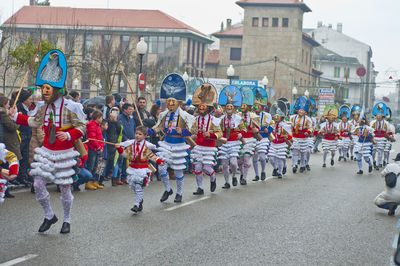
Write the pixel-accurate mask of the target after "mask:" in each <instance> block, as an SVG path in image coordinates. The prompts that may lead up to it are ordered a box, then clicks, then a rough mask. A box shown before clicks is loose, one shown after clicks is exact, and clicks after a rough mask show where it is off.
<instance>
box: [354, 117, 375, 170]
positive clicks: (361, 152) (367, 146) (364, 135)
mask: <svg viewBox="0 0 400 266" xmlns="http://www.w3.org/2000/svg"><path fill="white" fill-rule="evenodd" d="M361 117H362V118H361V119H360V120H359V123H358V126H357V127H356V128H355V129H354V130H353V131H352V132H351V133H352V134H353V135H356V136H357V140H356V144H355V147H354V153H355V155H356V161H357V165H358V168H359V171H358V172H357V174H359V175H362V174H363V165H362V159H363V158H364V161H365V162H366V163H367V164H368V172H369V173H371V172H372V162H371V158H370V157H371V154H372V143H373V142H374V135H373V134H374V129H373V128H371V127H370V126H369V125H368V124H369V123H368V119H367V118H366V116H365V115H362V116H361Z"/></svg>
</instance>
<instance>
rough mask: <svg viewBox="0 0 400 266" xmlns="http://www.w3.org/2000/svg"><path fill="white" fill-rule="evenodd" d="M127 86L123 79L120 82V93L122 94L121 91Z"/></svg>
mask: <svg viewBox="0 0 400 266" xmlns="http://www.w3.org/2000/svg"><path fill="white" fill-rule="evenodd" d="M124 86H125V83H124V81H123V80H122V79H121V81H120V82H119V92H121V89H123V88H124Z"/></svg>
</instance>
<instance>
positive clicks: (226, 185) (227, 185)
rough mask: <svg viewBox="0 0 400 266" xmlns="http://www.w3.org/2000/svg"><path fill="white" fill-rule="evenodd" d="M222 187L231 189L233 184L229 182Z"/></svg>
mask: <svg viewBox="0 0 400 266" xmlns="http://www.w3.org/2000/svg"><path fill="white" fill-rule="evenodd" d="M222 188H223V189H230V188H231V185H229V183H225V185H224V186H223V187H222Z"/></svg>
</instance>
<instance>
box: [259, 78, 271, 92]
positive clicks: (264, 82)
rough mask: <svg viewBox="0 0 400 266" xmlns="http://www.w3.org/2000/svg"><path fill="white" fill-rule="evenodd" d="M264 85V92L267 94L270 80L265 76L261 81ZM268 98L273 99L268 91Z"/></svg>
mask: <svg viewBox="0 0 400 266" xmlns="http://www.w3.org/2000/svg"><path fill="white" fill-rule="evenodd" d="M261 82H262V84H263V85H264V90H265V91H266V92H267V85H268V78H267V76H264V77H263V79H262V80H261ZM268 97H271V94H270V91H268Z"/></svg>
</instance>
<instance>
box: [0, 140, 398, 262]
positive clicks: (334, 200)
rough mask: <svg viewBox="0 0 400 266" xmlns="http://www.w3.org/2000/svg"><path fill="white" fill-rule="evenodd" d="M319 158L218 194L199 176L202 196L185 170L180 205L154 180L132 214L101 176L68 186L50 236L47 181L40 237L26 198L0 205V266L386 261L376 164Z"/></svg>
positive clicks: (126, 198) (386, 222)
mask: <svg viewBox="0 0 400 266" xmlns="http://www.w3.org/2000/svg"><path fill="white" fill-rule="evenodd" d="M394 148H395V149H396V150H400V145H399V144H395V145H394ZM392 158H394V154H392ZM321 165H322V155H321V154H315V155H312V161H311V167H312V170H311V172H309V173H307V174H296V175H293V174H292V173H291V171H289V174H288V175H287V176H286V177H284V178H283V179H282V180H278V179H273V178H272V177H270V178H268V180H267V181H264V182H251V181H250V182H249V184H248V185H247V186H240V185H239V186H238V187H235V188H233V189H230V190H228V191H225V190H222V189H221V186H222V185H223V183H224V181H223V177H222V175H220V174H219V175H218V176H217V185H218V188H217V190H216V192H214V193H210V192H209V185H208V184H209V183H208V180H207V181H205V184H206V185H205V188H206V189H205V192H206V193H205V195H204V196H202V197H198V196H194V195H192V192H193V191H195V189H196V185H195V179H194V177H193V176H191V175H188V176H187V177H186V179H185V187H184V196H183V203H182V204H175V203H173V198H174V197H170V199H169V200H168V201H167V202H166V203H160V202H159V199H160V197H161V195H162V193H163V187H162V183H161V182H158V181H155V182H153V183H151V185H150V186H149V187H148V188H146V190H145V194H144V210H143V212H142V213H140V214H138V215H133V214H132V213H131V211H130V208H131V207H132V206H133V192H131V191H130V190H129V188H128V186H126V185H125V186H118V187H110V184H109V183H108V184H107V186H106V188H105V189H103V190H101V191H84V190H83V191H82V192H78V193H74V195H75V201H74V206H73V210H72V223H71V233H70V234H68V235H61V234H60V233H59V230H60V228H61V225H62V216H63V211H62V206H61V201H60V199H59V197H60V195H59V194H58V193H57V192H55V187H54V186H53V187H49V189H50V190H51V202H52V205H53V209H54V211H55V213H56V215H57V216H58V217H59V219H60V220H59V222H58V223H56V224H55V225H53V227H52V228H51V229H50V230H49V231H48V232H46V233H45V234H39V233H37V230H38V228H39V225H40V224H41V222H42V221H43V212H42V209H41V207H40V205H39V204H38V203H37V202H36V200H35V198H34V195H33V194H31V193H30V192H16V194H15V195H16V198H15V199H10V200H7V201H6V202H5V203H4V204H3V205H2V206H1V207H0V229H1V237H0V239H1V248H0V263H1V262H8V261H11V260H13V259H16V258H19V259H20V260H25V259H26V260H25V261H23V262H21V263H20V264H18V265H160V264H161V265H171V264H175V265H189V264H190V265H226V264H228V265H244V264H247V265H328V264H331V265H389V264H390V258H391V256H392V255H393V249H392V242H393V238H394V235H395V233H396V223H397V220H398V218H399V217H398V215H396V216H395V217H389V216H387V212H386V211H384V210H381V209H379V208H377V207H376V206H375V205H374V203H373V200H374V198H375V196H376V195H377V194H378V193H380V192H381V191H382V190H383V182H384V181H383V179H382V178H381V177H380V175H379V174H378V172H376V171H374V173H373V174H364V175H362V176H358V175H356V172H357V167H356V163H355V162H337V163H336V165H335V167H329V166H328V168H326V169H322V167H321ZM267 169H268V174H267V176H270V175H271V172H272V169H271V166H270V165H268V168H267ZM365 172H367V171H365ZM249 177H250V178H253V175H252V174H251V175H250V176H249ZM173 189H174V190H175V184H174V183H173ZM28 254H31V255H32V256H30V257H29V255H28ZM26 255H28V257H24V256H26ZM0 265H1V264H0Z"/></svg>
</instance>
